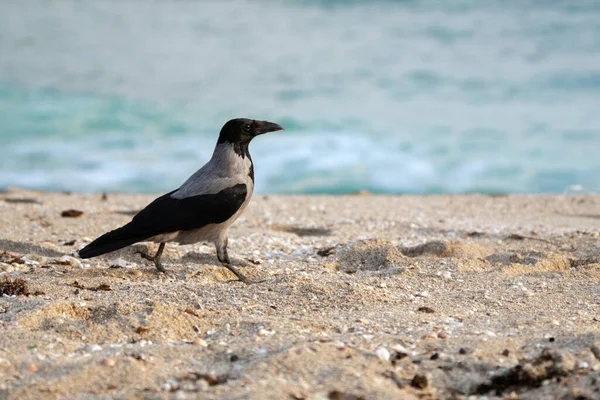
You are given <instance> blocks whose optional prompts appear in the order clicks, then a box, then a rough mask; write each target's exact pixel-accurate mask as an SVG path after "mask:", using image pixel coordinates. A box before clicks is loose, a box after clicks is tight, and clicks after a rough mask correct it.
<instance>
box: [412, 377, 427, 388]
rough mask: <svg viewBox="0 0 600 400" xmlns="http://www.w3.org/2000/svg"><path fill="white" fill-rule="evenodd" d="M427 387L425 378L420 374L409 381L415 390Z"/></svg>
mask: <svg viewBox="0 0 600 400" xmlns="http://www.w3.org/2000/svg"><path fill="white" fill-rule="evenodd" d="M427 385H429V381H428V380H427V376H425V375H421V374H416V375H415V376H414V378H413V379H412V381H410V386H412V387H414V388H417V389H425V388H426V387H427Z"/></svg>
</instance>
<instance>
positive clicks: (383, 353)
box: [375, 346, 390, 361]
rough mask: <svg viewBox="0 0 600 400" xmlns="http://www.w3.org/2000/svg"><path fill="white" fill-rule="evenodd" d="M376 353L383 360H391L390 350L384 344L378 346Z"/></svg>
mask: <svg viewBox="0 0 600 400" xmlns="http://www.w3.org/2000/svg"><path fill="white" fill-rule="evenodd" d="M375 354H377V357H379V359H380V360H381V361H389V359H390V352H389V351H388V349H386V348H385V347H383V346H381V347H378V348H377V350H376V351H375Z"/></svg>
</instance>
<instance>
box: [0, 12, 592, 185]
mask: <svg viewBox="0 0 600 400" xmlns="http://www.w3.org/2000/svg"><path fill="white" fill-rule="evenodd" d="M235 117H249V118H255V119H266V120H270V121H274V122H277V123H279V124H281V125H283V126H284V127H285V128H286V130H285V131H282V132H276V133H271V134H268V135H265V136H261V137H259V138H257V139H256V140H254V141H253V143H252V144H251V148H250V150H251V153H252V156H253V158H254V161H255V170H256V182H257V183H256V188H257V191H258V192H260V193H349V192H354V191H357V190H368V191H372V192H378V193H457V192H485V193H513V192H527V193H563V192H565V191H573V190H580V191H581V190H582V191H586V192H597V191H600V1H585V0H577V1H543V0H539V1H533V0H520V1H516V0H515V1H496V0H486V1H480V0H453V1H433V0H429V1H426V0H423V1H417V0H415V1H408V0H407V1H383V0H380V1H333V0H331V1H308V0H307V1H291V0H289V1H241V0H232V1H194V2H192V1H181V2H179V1H152V2H142V1H138V0H121V1H104V2H100V1H98V2H79V1H67V0H61V1H55V2H48V1H41V0H37V1H34V0H32V1H27V2H23V1H20V2H19V1H12V2H10V1H4V2H1V3H0V189H1V188H6V187H8V186H18V187H26V188H36V189H46V190H68V191H76V192H100V191H119V192H130V193H134V192H164V191H167V190H171V189H173V188H176V187H177V186H178V185H179V184H181V183H182V182H183V181H184V180H185V179H186V178H187V177H188V176H189V175H191V174H192V173H193V172H194V171H195V170H196V169H198V168H199V167H201V166H202V165H203V164H204V163H205V162H206V161H207V160H208V158H209V157H210V156H211V153H212V150H213V147H214V144H215V142H216V138H217V135H218V132H219V129H220V128H221V126H222V125H223V124H224V123H225V122H226V121H227V120H229V119H231V118H235Z"/></svg>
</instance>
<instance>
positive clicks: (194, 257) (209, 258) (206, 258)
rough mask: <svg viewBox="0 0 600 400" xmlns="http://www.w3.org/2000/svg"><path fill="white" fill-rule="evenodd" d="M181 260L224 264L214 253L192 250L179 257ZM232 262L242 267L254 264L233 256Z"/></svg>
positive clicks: (184, 261) (218, 265)
mask: <svg viewBox="0 0 600 400" xmlns="http://www.w3.org/2000/svg"><path fill="white" fill-rule="evenodd" d="M179 261H180V262H182V263H193V264H209V265H215V266H217V267H221V266H222V264H221V262H220V261H219V259H218V258H217V256H215V255H214V254H209V253H198V252H196V251H190V252H189V253H186V254H185V255H184V256H183V257H181V258H180V259H179ZM231 262H232V264H233V265H238V266H241V267H249V266H251V265H252V264H250V263H249V262H247V261H246V260H243V259H241V258H233V257H232V258H231Z"/></svg>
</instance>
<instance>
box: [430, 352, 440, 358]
mask: <svg viewBox="0 0 600 400" xmlns="http://www.w3.org/2000/svg"><path fill="white" fill-rule="evenodd" d="M439 358H440V354H439V353H433V354H432V355H431V357H429V359H430V360H437V359H439Z"/></svg>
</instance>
